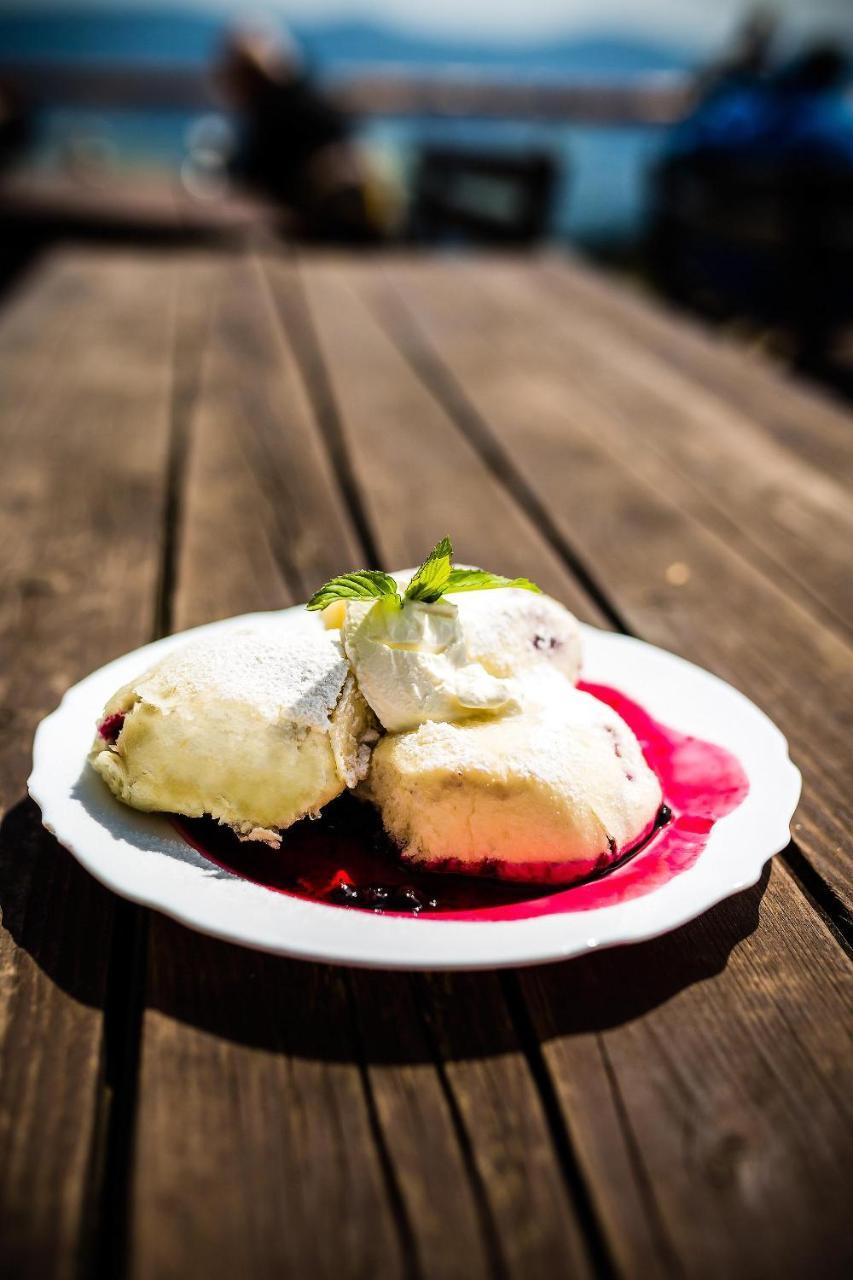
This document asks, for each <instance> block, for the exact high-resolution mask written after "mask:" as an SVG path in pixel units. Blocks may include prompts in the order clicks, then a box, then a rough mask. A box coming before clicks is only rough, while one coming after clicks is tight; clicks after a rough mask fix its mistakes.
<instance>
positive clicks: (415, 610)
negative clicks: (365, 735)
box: [341, 598, 517, 733]
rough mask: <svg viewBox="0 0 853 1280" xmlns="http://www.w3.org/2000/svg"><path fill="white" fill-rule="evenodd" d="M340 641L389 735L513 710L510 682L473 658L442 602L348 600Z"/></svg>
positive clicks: (451, 609)
mask: <svg viewBox="0 0 853 1280" xmlns="http://www.w3.org/2000/svg"><path fill="white" fill-rule="evenodd" d="M341 639H342V641H343V645H344V650H345V652H346V656H347V659H348V660H349V663H350V666H351V667H352V670H353V672H354V673H355V678H356V680H357V681H358V686H359V689H360V690H361V692H362V695H363V696H364V698H365V700H366V701H367V702H368V704H369V705H370V707H371V708H372V709H373V712H374V713H375V715H376V717H377V719H378V720H379V721H380V723H381V724H382V725H383V727H384V728H385V729H387V730H388V731H389V732H391V733H398V732H401V731H403V730H406V729H414V728H417V726H418V725H421V724H426V723H428V722H429V721H433V720H443V721H450V722H453V721H457V720H464V719H467V718H468V717H470V716H472V715H476V714H478V713H480V714H489V713H492V714H495V713H502V712H505V711H509V710H513V709H515V708H516V707H517V701H516V689H515V683H514V681H513V680H512V679H508V678H502V677H500V676H496V675H492V674H490V673H489V672H488V671H487V670H486V668H485V667H484V666H483V664H482V662H479V661H475V660H473V659H472V657H471V655H470V653H469V650H468V646H467V644H466V639H465V633H464V630H463V627H462V624H461V622H460V617H459V610H458V608H457V606H456V605H455V604H453V603H452V602H451V601H449V600H448V599H447V598H444V599H442V600H439V601H438V602H437V603H436V604H424V603H423V602H421V601H411V600H409V601H406V603H405V604H404V605H403V606H402V607H401V606H400V605H399V604H398V603H397V601H396V600H394V599H390V598H382V599H379V600H376V601H372V600H371V601H367V600H365V601H362V600H355V601H351V602H348V604H347V606H346V612H345V615H344V617H343V620H342V623H341Z"/></svg>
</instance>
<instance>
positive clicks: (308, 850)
mask: <svg viewBox="0 0 853 1280" xmlns="http://www.w3.org/2000/svg"><path fill="white" fill-rule="evenodd" d="M579 688H581V689H583V690H585V691H586V692H587V693H591V694H593V695H594V696H595V697H596V698H599V699H600V700H601V701H602V702H606V703H607V705H608V706H610V707H612V708H613V710H614V711H616V712H617V713H618V714H619V715H620V716H621V717H622V719H623V720H625V722H626V723H627V724H628V725H630V727H631V728H632V729H633V731H634V733H635V734H636V736H637V739H638V741H639V743H640V745H641V746H642V748H643V753H644V755H645V757H646V760H647V761H648V763H649V765H650V766H651V768H652V769H654V771H655V773H656V774H657V776H658V778H659V779H660V783H661V787H662V789H663V796H664V805H665V806H666V807H667V808H668V809H669V810H670V811H671V817H669V819H668V820H667V821H666V822H665V824H664V825H660V826H658V827H656V828H655V830H654V831H653V832H652V833H651V835H650V836H648V837H647V838H646V839H645V840H644V841H643V842H642V843H641V844H640V845H639V846H638V847H637V848H636V849H634V850H632V851H630V852H628V853H626V854H624V855H623V856H622V857H621V858H620V859H619V860H618V861H617V862H614V863H612V864H611V865H610V866H609V867H608V868H607V869H606V870H603V871H600V872H596V873H595V874H593V875H591V876H588V877H587V878H586V879H585V880H581V881H578V882H577V883H576V884H573V885H571V886H568V887H566V886H554V885H543V884H533V883H519V882H508V881H500V880H489V879H486V878H483V877H473V876H459V875H440V874H436V873H433V872H418V871H415V870H414V869H413V868H411V867H409V866H405V865H403V864H402V863H401V862H400V859H399V857H398V856H397V853H396V850H395V848H394V846H393V845H392V844H391V842H390V841H389V840H388V838H387V837H386V836H385V834H384V832H383V830H382V826H381V823H380V822H379V819H378V817H377V815H376V812H375V811H374V809H373V808H372V806H370V805H366V804H362V803H360V802H359V801H357V800H355V799H354V798H353V797H352V796H350V795H344V796H341V797H340V798H339V799H338V800H336V801H334V803H333V804H331V805H329V806H328V807H327V808H326V809H325V810H324V812H323V815H322V817H321V818H319V819H317V820H316V821H313V822H312V821H308V820H305V821H303V822H299V823H297V824H296V825H295V826H293V827H291V828H290V830H289V831H287V832H286V834H285V835H284V837H283V839H282V846H281V849H279V850H275V849H270V848H268V847H267V846H266V845H261V844H241V843H240V841H239V840H237V839H236V837H234V836H233V835H232V834H231V833H230V832H229V831H227V830H226V829H225V828H224V827H220V826H219V825H218V824H217V823H215V822H213V821H212V820H208V819H204V818H202V819H192V820H191V819H181V820H178V819H174V822H175V826H176V827H177V829H178V831H179V832H180V833H181V835H182V836H183V838H184V839H185V840H186V841H187V842H188V843H189V844H191V845H192V846H193V848H194V849H196V850H198V851H199V852H200V853H202V854H203V855H204V856H205V857H206V858H208V859H209V860H210V861H211V862H213V863H215V864H216V865H217V866H219V867H221V868H223V869H224V870H226V871H230V872H232V873H233V874H234V875H238V876H240V877H242V878H243V879H245V880H251V881H252V882H253V883H255V884H259V885H262V886H263V887H264V888H266V889H269V890H271V891H272V892H274V893H286V894H290V895H292V896H293V897H297V898H304V899H308V900H309V901H312V902H322V903H325V904H328V905H334V906H343V907H346V909H348V910H377V909H381V910H382V911H383V912H384V913H385V914H387V915H398V914H399V915H402V914H416V915H417V917H418V918H421V919H423V918H429V919H431V920H524V919H529V918H531V917H533V916H540V915H552V914H554V913H556V912H565V911H589V910H591V909H592V908H594V907H607V906H613V905H615V904H616V903H620V902H625V901H627V900H628V899H630V898H637V897H640V896H642V895H643V894H646V893H650V892H651V891H652V890H653V889H657V888H658V887H659V886H660V885H663V884H666V882H667V881H668V880H671V879H673V877H674V876H677V875H679V874H680V873H681V872H682V871H686V870H687V868H688V867H691V866H692V865H693V863H694V862H695V861H696V859H697V858H698V857H699V854H700V853H701V852H702V850H703V849H704V847H705V845H706V844H707V842H708V837H709V835H710V833H711V830H712V828H713V826H714V823H715V822H717V821H718V819H720V818H722V817H724V815H725V814H727V813H730V812H731V811H732V810H733V809H735V808H737V806H738V805H739V804H740V803H741V801H742V800H743V799H744V797H745V796H746V793H747V791H748V790H749V783H748V782H747V778H746V774H745V773H744V771H743V768H742V767H741V765H740V763H739V762H738V761H737V760H736V759H735V757H734V756H733V755H732V754H731V752H729V751H726V750H725V749H724V748H723V747H719V746H716V745H715V744H714V743H711V742H705V741H703V740H702V739H701V738H694V737H691V736H689V735H687V734H683V733H679V732H678V731H677V730H675V729H670V728H669V727H668V726H666V725H664V724H661V723H660V722H659V721H658V720H655V719H654V718H653V717H652V716H650V715H649V714H648V712H647V711H644V710H643V708H642V707H641V706H640V705H639V704H638V703H636V702H634V701H632V700H631V699H630V698H627V697H626V696H625V695H624V694H623V693H620V692H619V691H618V690H617V689H612V688H610V687H609V686H608V685H599V684H587V683H584V682H581V684H580V685H579ZM348 886H351V888H349V887H348ZM376 886H380V887H381V889H380V891H379V892H378V893H375V892H372V891H373V889H375V887H376ZM381 890H385V891H387V897H386V898H385V899H383V898H382V892H381ZM403 890H405V891H406V896H407V897H408V899H409V901H411V902H417V901H420V902H421V903H422V904H423V906H422V909H421V910H419V911H418V912H412V910H411V909H409V910H407V911H404V910H401V909H400V907H399V905H398V904H399V902H400V901H401V900H404V899H400V896H399V895H400V893H401V891H403ZM353 891H354V892H355V894H356V895H357V896H358V897H360V898H361V899H362V901H355V902H351V903H350V902H346V901H344V900H342V896H343V895H346V894H352V893H353ZM365 895H366V896H367V897H368V898H371V897H372V899H373V902H374V905H371V906H367V905H365V904H364V898H365Z"/></svg>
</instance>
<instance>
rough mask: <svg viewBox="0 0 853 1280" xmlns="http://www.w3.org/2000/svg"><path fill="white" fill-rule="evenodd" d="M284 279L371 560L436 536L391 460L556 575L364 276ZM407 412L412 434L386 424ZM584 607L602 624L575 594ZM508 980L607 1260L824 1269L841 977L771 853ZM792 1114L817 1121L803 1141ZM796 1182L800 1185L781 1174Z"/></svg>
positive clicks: (803, 1129)
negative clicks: (586, 952)
mask: <svg viewBox="0 0 853 1280" xmlns="http://www.w3.org/2000/svg"><path fill="white" fill-rule="evenodd" d="M304 273H305V277H306V281H307V291H308V296H309V299H310V301H311V304H312V310H313V312H314V315H315V318H316V323H317V328H318V332H319V335H320V338H321V341H322V344H323V349H324V351H325V354H326V359H327V362H328V366H329V370H330V376H331V378H332V381H333V383H334V385H335V388H336V392H337V401H338V404H339V407H340V413H341V417H342V421H343V424H344V427H345V433H346V439H347V443H348V446H349V448H350V449H351V452H352V458H353V466H354V469H355V472H356V474H357V475H358V476H359V477H360V479H361V481H362V483H363V484H364V486H365V503H366V506H367V508H368V510H371V511H373V510H376V511H379V510H381V511H382V516H383V520H382V524H381V525H379V526H378V528H377V536H378V538H379V541H380V545H381V546H382V549H383V553H384V554H385V555H386V557H387V559H388V562H389V563H392V564H397V563H401V562H404V561H407V560H408V561H411V560H413V559H415V558H417V556H418V554H420V551H419V548H421V547H422V546H424V545H427V544H428V543H429V542H430V541H432V540H433V539H434V537H435V536H436V529H435V526H434V525H433V524H432V523H431V522H432V521H433V519H434V518H435V511H434V508H433V505H432V503H431V502H430V501H428V500H427V501H423V502H421V503H416V502H413V500H412V497H413V494H412V491H407V490H406V488H405V487H404V486H403V485H397V486H395V485H394V483H393V479H394V478H395V477H398V476H399V475H400V474H401V472H403V471H405V473H406V474H407V475H409V476H412V477H420V478H422V479H423V481H424V488H423V493H424V494H425V495H431V494H432V493H436V494H437V495H441V496H440V497H439V499H438V501H439V503H440V504H444V503H447V504H448V505H447V507H446V508H445V510H446V513H447V515H446V518H451V517H452V520H453V524H452V529H453V532H454V535H458V538H459V541H460V545H463V540H464V545H466V546H467V545H469V542H468V539H472V540H473V543H472V545H473V546H477V547H478V549H479V546H480V545H481V544H478V543H477V541H476V540H477V539H478V538H481V537H483V534H484V527H485V535H486V536H487V537H488V538H489V540H490V548H489V561H488V563H491V564H494V565H495V566H496V567H498V568H503V567H504V565H507V566H508V567H509V571H511V572H524V571H526V572H531V566H535V571H536V573H537V574H538V571H539V570H538V566H539V563H540V558H541V560H542V562H543V564H545V565H549V566H550V569H551V571H555V577H557V578H558V577H559V576H560V574H562V576H563V577H564V578H569V577H570V575H569V574H568V573H567V571H566V569H565V567H564V566H563V567H562V568H561V567H560V566H559V565H557V564H555V563H554V560H553V558H552V556H551V553H550V552H549V549H548V548H547V547H545V545H544V544H543V540H542V536H541V534H540V533H539V532H537V530H536V529H535V528H534V527H533V525H532V524H531V523H530V522H529V521H527V522H525V521H519V520H518V518H517V517H516V519H515V520H511V519H509V518H507V517H506V516H505V514H504V511H505V505H504V504H505V503H506V501H507V494H506V492H505V490H501V486H500V485H497V484H496V481H495V477H494V474H493V472H492V471H491V470H490V468H489V466H488V465H487V462H486V461H484V460H483V458H481V457H479V456H478V454H477V451H476V450H475V449H473V448H472V445H471V438H470V436H469V435H467V434H466V433H464V432H460V431H459V429H458V427H454V423H453V421H452V419H451V417H450V416H449V415H448V413H447V412H446V409H445V408H443V407H442V403H439V399H441V397H431V396H430V391H429V387H428V385H427V384H426V383H425V381H424V379H423V378H422V377H420V376H418V375H417V374H416V373H415V371H413V369H412V367H411V366H410V365H408V364H407V362H406V360H405V359H404V358H403V355H402V354H401V352H400V351H399V350H398V349H397V348H396V346H395V341H394V338H395V337H396V336H398V335H396V334H395V333H394V332H393V331H392V330H389V329H383V327H382V325H381V324H380V323H379V321H378V316H377V313H376V307H377V306H378V305H379V304H381V298H379V300H378V302H377V291H376V287H375V277H374V275H373V274H372V273H370V272H368V271H364V270H360V269H358V268H357V267H353V266H352V265H349V267H347V266H346V265H344V264H342V263H340V262H339V261H335V260H332V261H331V262H329V261H319V262H313V261H312V262H309V263H308V264H307V265H306V266H305V268H304ZM407 278H408V277H407ZM469 288H470V289H475V288H476V284H475V282H474V281H469ZM480 301H481V303H482V299H481V300H480ZM460 305H461V304H460ZM469 305H470V304H469ZM484 305H485V304H484ZM378 314H379V317H381V314H382V312H381V309H380V311H379V313H378ZM421 372H423V370H422V369H421ZM466 372H467V371H466ZM478 385H479V384H477V383H475V390H476V388H477V387H478ZM513 405H515V401H513ZM413 422H417V423H419V424H420V425H421V428H422V429H421V430H417V431H413V430H405V429H404V428H403V424H407V423H413ZM401 437H402V438H401ZM440 527H441V528H442V529H443V528H444V525H441V526H440ZM386 546H387V550H386ZM605 581H609V578H606V579H605ZM617 582H618V578H617ZM552 589H553V590H555V591H556V592H557V594H565V593H564V592H562V591H561V589H560V584H559V583H558V582H554V585H553V586H552ZM570 590H572V591H573V593H574V597H575V601H576V599H577V597H578V596H579V595H580V592H579V589H578V586H577V583H576V582H574V583H573V584H572V586H571V588H570ZM566 598H567V597H566ZM573 602H574V601H573ZM617 603H618V601H617ZM583 612H584V613H585V615H586V616H588V617H591V618H593V619H595V620H597V621H599V622H600V621H602V618H601V615H600V614H599V615H596V608H595V604H594V602H593V601H592V600H590V599H589V598H587V599H586V601H585V603H584V607H583ZM765 884H766V881H765ZM762 894H763V896H762ZM759 912H760V921H761V928H760V929H758V930H757V931H756V925H757V923H758V920H759ZM508 982H509V984H510V987H511V988H512V986H513V985H514V986H515V989H516V990H517V992H518V1000H519V1004H520V1009H521V1013H520V1022H521V1025H522V1026H523V1024H524V1022H525V1020H526V1018H527V1017H528V1016H529V1017H530V1018H531V1027H532V1031H533V1034H534V1036H535V1039H536V1042H537V1045H538V1046H539V1047H540V1050H541V1053H542V1055H543V1058H544V1061H545V1063H546V1064H547V1068H548V1070H549V1076H550V1079H551V1081H552V1082H553V1084H554V1088H555V1091H556V1093H557V1096H558V1098H559V1102H560V1105H561V1108H562V1112H563V1117H564V1123H565V1126H566V1131H567V1135H568V1138H569V1144H570V1149H571V1151H572V1152H574V1155H575V1158H576V1160H577V1161H578V1163H579V1165H580V1167H581V1168H582V1170H583V1174H584V1176H585V1179H586V1184H587V1185H588V1187H589V1189H590V1194H591V1197H592V1205H591V1207H592V1216H593V1219H594V1221H595V1222H597V1223H598V1225H599V1227H600V1229H601V1230H602V1232H603V1233H604V1236H605V1238H606V1251H607V1253H609V1255H610V1256H611V1257H612V1258H613V1259H614V1260H615V1263H616V1266H617V1270H618V1271H619V1272H620V1273H621V1274H625V1275H630V1276H633V1275H647V1274H650V1275H670V1274H677V1273H679V1272H681V1271H686V1272H687V1273H688V1274H696V1275H709V1276H710V1275H719V1274H728V1273H734V1272H735V1271H736V1272H737V1273H738V1274H756V1275H758V1274H765V1273H766V1270H765V1268H766V1269H775V1270H778V1271H780V1272H781V1273H782V1274H787V1275H792V1276H793V1275H797V1274H802V1271H803V1268H804V1266H805V1264H806V1262H807V1260H808V1255H809V1252H810V1251H811V1252H812V1253H813V1255H814V1256H815V1257H820V1259H821V1261H822V1262H823V1263H825V1265H826V1266H827V1267H830V1268H837V1269H838V1273H839V1274H840V1267H839V1266H838V1264H839V1261H840V1259H839V1257H838V1256H837V1250H838V1246H839V1242H840V1241H841V1240H843V1238H844V1236H843V1232H844V1227H843V1223H844V1213H845V1209H844V1194H845V1192H844V1188H845V1186H846V1178H845V1173H846V1157H845V1146H846V1139H845V1136H844V1135H845V1133H846V1131H847V1130H846V1126H847V1125H848V1123H849V1112H848V1108H847V1104H846V1102H845V1096H844V1088H845V1086H844V1083H843V1082H844V1080H845V1077H846V1076H847V1077H848V1078H849V1074H848V1067H847V1066H846V1059H847V1053H848V1040H847V1037H846V1036H845V1035H844V1034H839V1029H840V1028H841V1027H842V1026H843V1025H844V1023H845V1020H846V1018H847V1017H848V1015H849V1003H850V995H851V991H850V983H849V971H848V968H847V962H846V957H845V956H844V954H843V952H842V951H841V950H840V948H839V947H838V946H837V945H836V943H835V941H834V938H833V936H832V935H831V933H830V932H829V931H828V930H827V929H826V927H825V926H824V924H822V923H821V921H820V920H819V918H818V917H817V916H816V915H815V914H814V913H813V912H812V910H811V908H810V906H809V904H808V902H807V901H806V900H805V899H804V898H803V896H802V895H801V893H800V892H799V890H798V888H797V886H796V885H795V884H794V882H793V881H792V880H791V878H790V877H789V875H788V874H787V873H786V872H785V871H784V869H780V868H775V869H774V871H773V874H772V877H771V879H770V882H769V885H767V886H766V891H765V885H762V886H760V887H759V888H757V889H755V890H752V891H750V892H749V893H747V894H744V895H741V897H740V898H737V899H734V900H732V901H729V902H727V903H723V904H721V905H720V907H718V908H716V909H715V910H714V911H713V912H711V913H709V914H708V915H707V916H706V917H704V918H703V920H701V921H699V922H696V923H695V924H693V925H690V926H688V927H687V928H685V929H682V930H679V931H677V932H676V933H675V934H673V935H671V936H670V937H668V938H666V939H662V940H660V941H658V942H654V943H649V944H645V945H643V946H641V947H633V948H630V949H625V950H623V951H617V952H612V953H606V954H602V955H601V956H596V957H590V958H589V959H584V960H583V961H573V962H571V963H570V964H568V965H560V966H554V967H552V968H548V969H542V970H539V971H536V972H534V973H533V974H522V975H520V977H519V978H518V979H516V978H509V979H508ZM783 993H784V994H783ZM525 1011H528V1012H525ZM492 1016H494V1015H492ZM792 1027H795V1028H796V1031H795V1032H793V1034H792ZM681 1037H683V1038H684V1042H685V1049H684V1054H683V1057H682V1052H681V1049H680V1038H681ZM472 1074H473V1073H472ZM709 1076H711V1077H712V1078H710V1079H709ZM809 1114H811V1115H812V1116H818V1115H820V1116H821V1117H822V1119H821V1120H820V1122H819V1123H820V1128H821V1140H820V1141H819V1142H816V1141H814V1136H813V1135H812V1134H811V1129H810V1124H809V1121H808V1119H807V1118H806V1117H807V1115H809ZM839 1123H841V1126H842V1127H841V1128H839V1129H837V1130H836V1126H837V1125H839ZM488 1129H489V1112H488V1111H485V1112H484V1111H483V1110H482V1109H481V1110H479V1111H476V1112H475V1113H474V1117H473V1119H472V1134H473V1135H474V1138H473V1142H474V1148H475V1158H476V1152H477V1148H478V1147H479V1146H480V1144H481V1143H482V1142H483V1141H484V1140H487V1139H486V1135H487V1134H488ZM834 1132H837V1138H836V1137H833V1138H828V1135H829V1134H833V1133H834ZM795 1171H796V1172H795ZM804 1180H806V1181H808V1183H809V1187H810V1188H811V1189H812V1190H814V1196H812V1195H811V1194H808V1195H803V1194H802V1193H801V1191H800V1190H798V1188H799V1187H800V1184H801V1181H804ZM485 1181H486V1186H487V1187H489V1186H490V1178H489V1177H488V1176H487V1177H486V1179H485ZM818 1188H823V1190H822V1191H821V1190H818ZM735 1202H736V1205H737V1207H735ZM696 1206H701V1212H697V1211H696ZM818 1223H819V1224H820V1225H819V1226H817V1225H816V1224H818ZM516 1226H517V1224H516ZM822 1241H825V1242H826V1243H825V1244H822V1243H821V1242H822Z"/></svg>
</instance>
